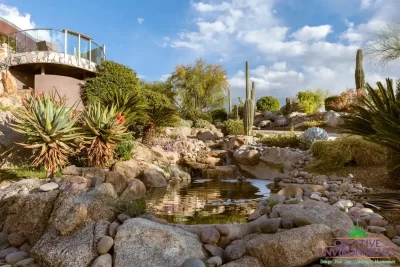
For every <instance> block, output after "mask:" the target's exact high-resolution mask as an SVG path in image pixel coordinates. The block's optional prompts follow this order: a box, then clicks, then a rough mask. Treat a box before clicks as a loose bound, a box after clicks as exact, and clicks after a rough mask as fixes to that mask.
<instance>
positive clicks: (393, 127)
mask: <svg viewBox="0 0 400 267" xmlns="http://www.w3.org/2000/svg"><path fill="white" fill-rule="evenodd" d="M377 85H378V90H375V89H373V88H372V87H371V86H370V85H369V84H367V85H366V88H365V89H366V91H367V95H366V96H363V97H361V99H360V100H359V101H358V103H357V104H355V105H354V106H353V110H354V112H353V113H352V114H350V115H346V116H344V117H343V118H344V124H343V125H342V126H341V127H342V131H343V132H344V133H350V134H356V135H360V136H363V137H364V138H366V139H368V140H370V141H372V142H374V143H377V144H380V145H383V146H385V147H387V148H388V149H389V153H388V157H389V158H388V160H389V162H388V163H389V164H388V165H389V166H388V167H389V175H390V176H391V177H392V178H395V181H396V183H398V180H399V178H400V172H399V171H400V138H399V136H400V99H398V98H396V94H395V91H394V90H393V81H392V80H391V79H386V87H385V86H384V85H383V84H382V83H381V82H378V83H377ZM399 89H400V88H399V87H398V88H397V90H399Z"/></svg>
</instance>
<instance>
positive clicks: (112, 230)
mask: <svg viewBox="0 0 400 267" xmlns="http://www.w3.org/2000/svg"><path fill="white" fill-rule="evenodd" d="M118 226H119V223H117V222H113V223H111V224H110V227H109V228H108V234H109V235H110V236H111V237H112V238H114V237H115V235H116V234H117V230H118Z"/></svg>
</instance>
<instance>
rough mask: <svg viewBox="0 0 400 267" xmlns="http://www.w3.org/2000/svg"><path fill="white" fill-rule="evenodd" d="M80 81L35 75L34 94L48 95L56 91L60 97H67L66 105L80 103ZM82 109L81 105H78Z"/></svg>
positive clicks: (55, 76) (56, 76)
mask: <svg viewBox="0 0 400 267" xmlns="http://www.w3.org/2000/svg"><path fill="white" fill-rule="evenodd" d="M81 83H82V81H81V80H78V79H75V78H71V77H66V76H58V75H40V74H38V75H35V92H37V93H42V92H44V93H49V92H51V91H52V90H54V88H55V89H57V91H58V93H59V94H60V95H65V96H66V97H67V103H68V104H69V105H73V104H74V103H75V102H77V101H80V97H79V89H80V84H81ZM79 107H82V103H79Z"/></svg>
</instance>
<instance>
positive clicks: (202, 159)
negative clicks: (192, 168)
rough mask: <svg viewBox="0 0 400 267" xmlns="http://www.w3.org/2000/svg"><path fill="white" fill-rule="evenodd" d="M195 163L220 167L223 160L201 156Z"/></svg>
mask: <svg viewBox="0 0 400 267" xmlns="http://www.w3.org/2000/svg"><path fill="white" fill-rule="evenodd" d="M196 162H198V163H202V164H213V165H221V164H222V163H223V160H222V159H220V158H214V157H211V156H208V155H201V156H197V157H196Z"/></svg>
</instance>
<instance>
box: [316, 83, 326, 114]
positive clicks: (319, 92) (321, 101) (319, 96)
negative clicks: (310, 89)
mask: <svg viewBox="0 0 400 267" xmlns="http://www.w3.org/2000/svg"><path fill="white" fill-rule="evenodd" d="M314 95H315V96H314V108H315V110H319V109H320V108H322V107H323V106H324V105H325V99H326V98H327V97H328V95H329V90H325V89H321V88H318V89H315V90H314Z"/></svg>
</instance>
